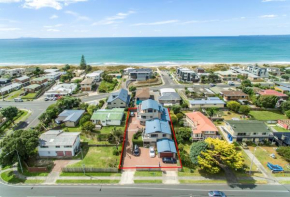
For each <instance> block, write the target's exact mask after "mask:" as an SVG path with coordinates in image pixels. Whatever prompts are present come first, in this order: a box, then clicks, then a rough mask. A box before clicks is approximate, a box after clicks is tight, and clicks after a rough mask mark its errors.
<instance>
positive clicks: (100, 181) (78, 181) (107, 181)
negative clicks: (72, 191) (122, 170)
mask: <svg viewBox="0 0 290 197" xmlns="http://www.w3.org/2000/svg"><path fill="white" fill-rule="evenodd" d="M119 182H120V181H119V180H99V179H98V180H73V179H69V180H61V179H59V180H57V181H56V183H99V184H103V183H119Z"/></svg>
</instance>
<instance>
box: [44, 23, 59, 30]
mask: <svg viewBox="0 0 290 197" xmlns="http://www.w3.org/2000/svg"><path fill="white" fill-rule="evenodd" d="M62 26H63V24H56V25H45V26H43V27H44V28H49V29H52V28H56V27H62Z"/></svg>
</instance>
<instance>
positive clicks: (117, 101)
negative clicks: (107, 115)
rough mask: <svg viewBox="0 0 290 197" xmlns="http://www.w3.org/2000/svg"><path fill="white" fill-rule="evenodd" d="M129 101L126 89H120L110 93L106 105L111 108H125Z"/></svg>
mask: <svg viewBox="0 0 290 197" xmlns="http://www.w3.org/2000/svg"><path fill="white" fill-rule="evenodd" d="M129 103H130V95H129V94H128V90H125V89H121V90H120V91H118V92H114V93H111V95H110V96H109V98H108V100H107V107H108V108H109V109H112V108H126V107H128V106H129Z"/></svg>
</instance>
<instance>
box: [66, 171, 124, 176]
mask: <svg viewBox="0 0 290 197" xmlns="http://www.w3.org/2000/svg"><path fill="white" fill-rule="evenodd" d="M60 176H121V173H110V172H90V173H86V175H84V173H79V172H75V173H74V172H62V173H61V174H60Z"/></svg>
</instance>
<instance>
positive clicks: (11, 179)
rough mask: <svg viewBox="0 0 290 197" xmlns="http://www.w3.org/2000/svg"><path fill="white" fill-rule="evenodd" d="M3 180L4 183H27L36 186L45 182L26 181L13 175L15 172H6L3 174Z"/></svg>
mask: <svg viewBox="0 0 290 197" xmlns="http://www.w3.org/2000/svg"><path fill="white" fill-rule="evenodd" d="M1 178H2V179H3V181H5V182H7V183H11V184H17V183H27V184H36V183H43V182H44V180H25V179H20V178H18V177H16V176H15V175H14V174H13V171H12V170H11V171H6V172H3V173H2V174H1Z"/></svg>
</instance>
